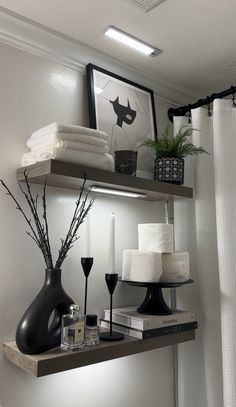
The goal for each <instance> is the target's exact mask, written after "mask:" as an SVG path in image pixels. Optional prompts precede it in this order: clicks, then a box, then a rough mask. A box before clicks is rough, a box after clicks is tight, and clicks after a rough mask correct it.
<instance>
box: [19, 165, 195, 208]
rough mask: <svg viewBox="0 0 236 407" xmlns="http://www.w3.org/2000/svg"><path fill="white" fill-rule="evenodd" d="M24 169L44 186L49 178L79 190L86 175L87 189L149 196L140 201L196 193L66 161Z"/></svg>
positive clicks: (54, 182)
mask: <svg viewBox="0 0 236 407" xmlns="http://www.w3.org/2000/svg"><path fill="white" fill-rule="evenodd" d="M25 168H27V170H28V177H29V179H30V181H31V182H33V183H37V184H43V183H44V181H45V177H47V184H48V185H54V186H57V187H63V188H71V189H78V188H79V186H80V185H81V181H82V179H83V177H84V175H85V174H86V176H87V180H88V181H87V187H90V186H102V187H106V188H114V189H121V190H127V191H131V192H139V193H142V194H145V195H146V197H142V198H140V199H146V200H151V201H163V200H166V199H169V198H171V197H175V198H192V196H193V190H192V188H189V187H184V186H180V185H174V184H168V183H164V182H158V181H153V180H149V179H144V178H138V177H132V176H130V175H123V174H118V173H114V172H111V171H105V170H99V169H97V168H91V167H84V166H81V165H78V164H72V163H68V162H64V161H57V160H47V161H42V162H38V163H36V164H33V165H30V166H28V167H25ZM25 168H20V169H18V171H17V180H18V181H24V170H25Z"/></svg>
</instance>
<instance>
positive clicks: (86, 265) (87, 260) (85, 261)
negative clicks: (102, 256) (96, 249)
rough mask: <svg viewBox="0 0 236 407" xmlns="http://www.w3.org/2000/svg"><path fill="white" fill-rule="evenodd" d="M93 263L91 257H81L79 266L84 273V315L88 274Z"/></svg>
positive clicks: (85, 311)
mask: <svg viewBox="0 0 236 407" xmlns="http://www.w3.org/2000/svg"><path fill="white" fill-rule="evenodd" d="M92 265H93V257H81V266H82V269H83V272H84V275H85V293H84V315H86V313H87V294H88V276H89V274H90V271H91V268H92Z"/></svg>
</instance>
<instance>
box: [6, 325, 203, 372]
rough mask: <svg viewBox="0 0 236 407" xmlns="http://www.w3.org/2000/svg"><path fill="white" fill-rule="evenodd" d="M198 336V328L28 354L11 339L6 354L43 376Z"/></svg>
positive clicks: (15, 363)
mask: <svg viewBox="0 0 236 407" xmlns="http://www.w3.org/2000/svg"><path fill="white" fill-rule="evenodd" d="M194 338H195V330H191V331H185V332H179V333H174V334H168V335H163V336H158V337H155V338H150V339H144V340H139V339H136V338H132V337H130V336H126V337H125V339H124V340H123V341H120V342H100V344H99V345H98V346H94V347H91V348H84V349H82V350H79V351H74V352H66V351H64V350H62V349H61V348H54V349H52V350H51V351H48V352H44V353H41V354H40V355H24V354H23V353H21V352H20V351H19V350H18V348H17V346H16V343H15V342H7V343H4V344H3V355H4V357H5V359H7V360H9V361H10V362H12V363H13V364H14V365H16V366H18V367H19V368H21V369H22V370H24V371H26V372H27V373H29V374H31V375H33V376H36V377H41V376H46V375H49V374H53V373H58V372H64V371H66V370H70V369H76V368H79V367H83V366H88V365H92V364H94V363H100V362H105V361H108V360H112V359H117V358H122V357H124V356H129V355H134V354H136V353H142V352H146V351H149V350H153V349H157V348H161V347H164V346H169V345H173V344H177V343H181V342H186V341H191V340H193V339H194Z"/></svg>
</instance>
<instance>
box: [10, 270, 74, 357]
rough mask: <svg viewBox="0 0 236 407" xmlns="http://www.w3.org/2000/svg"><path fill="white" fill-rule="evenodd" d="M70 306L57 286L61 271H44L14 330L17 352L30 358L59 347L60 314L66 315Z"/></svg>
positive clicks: (63, 292)
mask: <svg viewBox="0 0 236 407" xmlns="http://www.w3.org/2000/svg"><path fill="white" fill-rule="evenodd" d="M73 303H74V302H73V300H72V299H71V298H70V297H69V296H68V295H67V294H66V292H65V291H64V289H63V287H62V285H61V270H59V269H47V270H46V276H45V282H44V285H43V287H42V289H41V290H40V292H39V293H38V295H37V296H36V298H35V299H34V301H33V302H32V304H31V305H30V306H29V308H28V309H27V310H26V312H25V314H24V315H23V317H22V319H21V321H20V322H19V325H18V327H17V331H16V344H17V346H18V348H19V350H20V351H21V352H22V353H26V354H29V355H30V354H36V353H41V352H44V351H46V350H49V349H51V348H54V347H56V346H59V345H60V343H61V319H62V315H63V314H67V313H68V312H69V306H70V305H71V304H73ZM53 312H54V316H53V320H52V322H51V323H50V326H49V319H50V317H51V315H52V313H53Z"/></svg>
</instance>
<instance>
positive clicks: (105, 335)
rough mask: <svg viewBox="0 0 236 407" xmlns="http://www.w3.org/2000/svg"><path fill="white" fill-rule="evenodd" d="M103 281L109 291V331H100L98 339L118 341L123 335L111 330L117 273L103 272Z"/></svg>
mask: <svg viewBox="0 0 236 407" xmlns="http://www.w3.org/2000/svg"><path fill="white" fill-rule="evenodd" d="M105 281H106V284H107V287H108V291H109V293H110V330H109V332H102V333H101V334H100V339H102V340H103V341H120V340H122V339H124V335H123V334H122V333H120V332H115V331H113V330H112V295H113V293H114V291H115V288H116V284H117V281H118V274H108V273H106V274H105Z"/></svg>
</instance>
